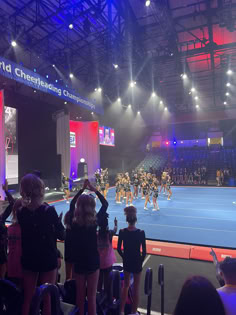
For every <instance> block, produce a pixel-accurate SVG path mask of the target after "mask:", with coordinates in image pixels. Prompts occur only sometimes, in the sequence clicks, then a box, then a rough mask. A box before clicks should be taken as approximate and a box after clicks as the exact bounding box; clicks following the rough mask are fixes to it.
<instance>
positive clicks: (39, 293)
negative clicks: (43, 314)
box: [30, 283, 61, 315]
mask: <svg viewBox="0 0 236 315" xmlns="http://www.w3.org/2000/svg"><path fill="white" fill-rule="evenodd" d="M48 294H49V295H50V298H51V314H53V315H61V310H60V298H59V291H58V288H57V287H56V286H55V285H54V284H47V283H46V284H43V285H41V286H40V287H38V288H37V289H36V293H35V295H34V297H33V300H32V304H31V312H30V315H40V306H41V303H42V302H43V299H44V297H45V296H46V295H48Z"/></svg>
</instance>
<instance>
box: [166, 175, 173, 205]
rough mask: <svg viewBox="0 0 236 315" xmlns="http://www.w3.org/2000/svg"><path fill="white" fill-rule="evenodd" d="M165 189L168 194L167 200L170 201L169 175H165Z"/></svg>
mask: <svg viewBox="0 0 236 315" xmlns="http://www.w3.org/2000/svg"><path fill="white" fill-rule="evenodd" d="M166 189H167V192H168V197H167V200H170V197H171V196H172V191H171V178H170V175H167V181H166Z"/></svg>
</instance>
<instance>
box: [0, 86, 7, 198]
mask: <svg viewBox="0 0 236 315" xmlns="http://www.w3.org/2000/svg"><path fill="white" fill-rule="evenodd" d="M4 124H5V112H4V93H3V91H1V90H0V200H4V198H5V194H4V192H3V190H2V184H4V183H5V178H6V164H5V154H6V151H5V128H4Z"/></svg>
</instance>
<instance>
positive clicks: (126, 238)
mask: <svg viewBox="0 0 236 315" xmlns="http://www.w3.org/2000/svg"><path fill="white" fill-rule="evenodd" d="M124 213H125V216H126V221H127V223H128V228H125V229H122V230H120V233H119V238H118V246H117V251H118V253H119V255H120V256H121V257H122V259H123V266H124V288H123V290H122V298H121V314H122V315H123V314H124V309H125V303H126V300H127V296H128V290H129V286H130V274H131V273H133V275H134V290H133V304H132V314H136V313H137V308H138V303H139V288H140V280H141V274H142V265H143V261H144V258H145V256H146V239H145V232H144V231H142V230H140V229H137V228H136V226H135V224H136V222H137V209H136V208H135V207H133V206H129V207H126V208H125V209H124ZM122 244H123V248H124V249H123V250H122V249H121V248H122ZM141 247H142V251H141Z"/></svg>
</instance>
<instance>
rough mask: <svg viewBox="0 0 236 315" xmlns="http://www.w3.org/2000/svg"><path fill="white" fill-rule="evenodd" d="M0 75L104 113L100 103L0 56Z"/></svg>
mask: <svg viewBox="0 0 236 315" xmlns="http://www.w3.org/2000/svg"><path fill="white" fill-rule="evenodd" d="M0 75H2V76H4V77H7V78H9V79H12V80H15V81H17V82H21V83H23V84H25V85H27V86H30V87H32V88H34V89H37V90H40V91H42V92H45V93H49V94H51V95H54V96H57V97H59V98H61V99H63V100H65V101H67V102H71V103H74V104H76V105H79V106H81V107H83V108H85V109H87V110H91V111H93V112H96V113H98V114H103V113H104V111H103V107H102V105H98V104H96V103H95V102H94V101H89V100H87V99H86V98H82V97H81V96H80V95H78V94H77V93H75V92H74V91H73V90H72V89H70V88H64V87H62V86H60V85H59V84H54V83H50V82H49V81H48V80H47V79H45V78H44V77H42V76H40V75H39V74H37V73H35V72H33V71H30V70H28V69H26V68H25V67H23V66H21V65H18V64H16V63H14V62H12V61H9V60H7V59H5V58H3V57H1V56H0Z"/></svg>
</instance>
